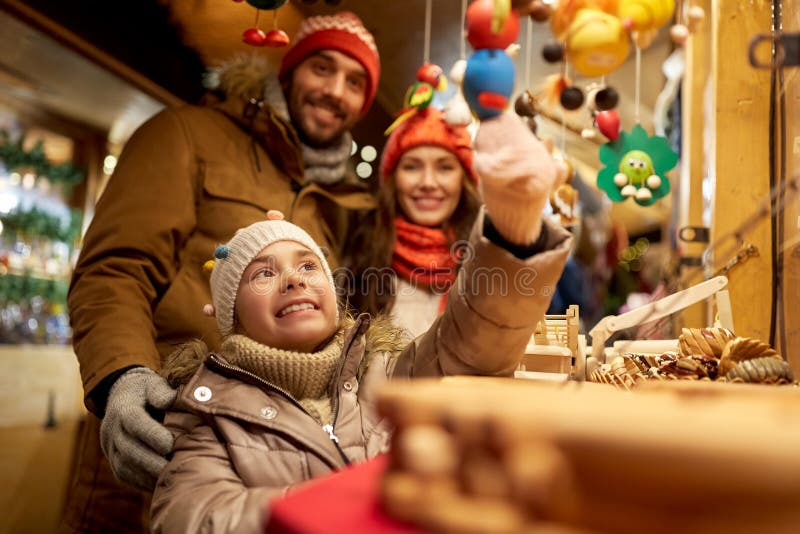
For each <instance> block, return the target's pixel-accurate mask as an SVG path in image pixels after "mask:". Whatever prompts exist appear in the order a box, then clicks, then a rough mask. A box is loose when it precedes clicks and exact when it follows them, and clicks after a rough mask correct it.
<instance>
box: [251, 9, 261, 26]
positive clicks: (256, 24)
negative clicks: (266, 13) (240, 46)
mask: <svg viewBox="0 0 800 534" xmlns="http://www.w3.org/2000/svg"><path fill="white" fill-rule="evenodd" d="M259 13H261V10H260V9H256V22H255V24H253V26H255V27H256V28H258V14H259Z"/></svg>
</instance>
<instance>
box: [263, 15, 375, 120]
mask: <svg viewBox="0 0 800 534" xmlns="http://www.w3.org/2000/svg"><path fill="white" fill-rule="evenodd" d="M319 50H336V51H337V52H341V53H343V54H346V55H348V56H350V57H351V58H353V59H355V60H356V61H358V62H359V63H361V66H362V67H364V70H366V71H367V89H366V92H365V98H364V106H363V107H362V108H361V111H362V112H366V111H367V110H368V109H369V107H370V105H372V101H373V100H374V99H375V92H376V91H377V90H378V80H379V78H380V75H381V60H380V57H378V47H377V46H376V45H375V39H374V38H373V37H372V34H371V33H369V31H368V30H367V29H366V28H365V27H364V25H363V24H362V23H361V19H359V18H358V17H357V16H356V15H355V14H354V13H350V12H349V11H344V12H342V13H337V14H336V15H331V16H318V17H309V18H307V19H305V20H304V21H303V22H302V23H301V24H300V29H299V30H297V35H295V36H294V45H293V46H292V47H291V48H290V49H289V50H288V51H287V52H286V55H285V56H283V60H282V61H281V68H280V71H278V78H279V79H280V81H281V82H282V83H285V82H287V81H289V78H290V76H291V74H292V71H293V70H294V68H295V67H296V66H297V65H299V64H300V63H302V62H303V60H305V59H306V58H307V57H308V56H310V55H311V54H313V53H314V52H317V51H319Z"/></svg>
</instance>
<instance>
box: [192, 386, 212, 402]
mask: <svg viewBox="0 0 800 534" xmlns="http://www.w3.org/2000/svg"><path fill="white" fill-rule="evenodd" d="M194 398H195V399H197V400H198V401H200V402H208V401H210V400H211V388H209V387H206V386H200V387H198V388H195V390H194Z"/></svg>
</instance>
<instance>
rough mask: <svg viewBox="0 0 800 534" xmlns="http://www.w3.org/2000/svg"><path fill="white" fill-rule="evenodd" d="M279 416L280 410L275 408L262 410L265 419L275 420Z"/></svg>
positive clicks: (266, 407) (269, 407)
mask: <svg viewBox="0 0 800 534" xmlns="http://www.w3.org/2000/svg"><path fill="white" fill-rule="evenodd" d="M277 415H278V410H277V409H275V408H273V407H272V406H265V407H263V408H261V417H263V418H264V419H275V417H276V416H277Z"/></svg>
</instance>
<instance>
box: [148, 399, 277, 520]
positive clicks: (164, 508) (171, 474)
mask: <svg viewBox="0 0 800 534" xmlns="http://www.w3.org/2000/svg"><path fill="white" fill-rule="evenodd" d="M170 415H173V414H170ZM168 417H169V416H168ZM179 418H180V420H181V422H182V424H183V426H184V427H185V428H184V429H185V430H186V433H184V434H179V436H178V438H177V439H176V440H175V449H174V451H173V456H172V459H171V460H170V462H169V463H168V464H167V466H166V467H165V468H164V470H163V471H162V472H161V476H160V477H159V479H158V483H157V484H156V489H155V491H154V493H153V500H152V504H151V507H150V528H151V531H152V532H153V533H163V534H173V533H192V534H194V533H214V534H216V533H223V532H224V533H252V532H261V531H263V525H264V523H265V522H266V519H267V516H266V511H267V502H268V501H269V500H271V499H272V498H274V497H280V496H283V495H284V494H286V492H287V491H288V490H289V488H288V487H255V488H248V487H246V486H245V485H244V483H243V482H242V480H241V478H240V477H239V475H238V473H236V471H235V470H234V469H233V467H232V466H231V461H230V455H229V453H228V451H227V449H226V447H225V445H224V444H222V443H220V441H219V439H218V438H217V436H216V434H215V432H214V430H213V429H212V428H211V427H210V426H208V425H206V424H204V423H203V422H202V420H201V419H200V418H199V417H197V416H195V415H189V414H186V413H180V414H179ZM173 421H174V419H173ZM169 423H170V421H168V424H169ZM192 425H195V426H194V427H193V428H189V427H191V426H192ZM170 427H171V428H172V429H173V431H174V430H175V426H174V424H171V425H170Z"/></svg>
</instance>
